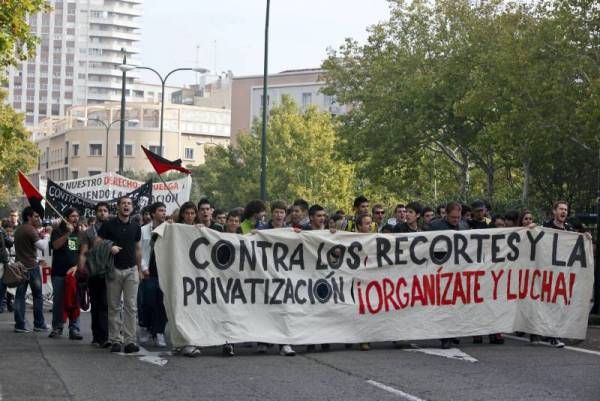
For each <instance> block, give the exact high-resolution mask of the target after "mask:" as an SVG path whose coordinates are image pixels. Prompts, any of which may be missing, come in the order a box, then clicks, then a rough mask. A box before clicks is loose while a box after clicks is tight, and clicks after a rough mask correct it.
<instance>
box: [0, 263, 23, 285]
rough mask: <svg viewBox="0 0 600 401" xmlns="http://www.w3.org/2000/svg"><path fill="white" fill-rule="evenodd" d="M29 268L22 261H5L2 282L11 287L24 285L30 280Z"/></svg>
mask: <svg viewBox="0 0 600 401" xmlns="http://www.w3.org/2000/svg"><path fill="white" fill-rule="evenodd" d="M29 270H30V269H28V268H27V267H25V265H24V264H23V263H21V262H8V263H5V264H4V275H2V283H3V284H4V285H5V286H7V287H9V288H13V287H18V286H20V285H23V284H25V283H27V282H28V281H29Z"/></svg>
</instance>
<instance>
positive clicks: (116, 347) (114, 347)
mask: <svg viewBox="0 0 600 401" xmlns="http://www.w3.org/2000/svg"><path fill="white" fill-rule="evenodd" d="M110 352H121V343H114V344H112V345H111V346H110Z"/></svg>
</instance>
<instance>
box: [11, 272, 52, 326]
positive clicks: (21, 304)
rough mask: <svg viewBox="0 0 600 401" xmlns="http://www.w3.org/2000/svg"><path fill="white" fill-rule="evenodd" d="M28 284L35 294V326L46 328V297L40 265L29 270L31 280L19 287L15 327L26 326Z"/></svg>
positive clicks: (16, 298)
mask: <svg viewBox="0 0 600 401" xmlns="http://www.w3.org/2000/svg"><path fill="white" fill-rule="evenodd" d="M27 286H29V287H30V288H31V295H32V296H33V327H38V328H43V327H44V328H45V327H46V321H45V320H44V297H43V296H42V276H41V274H40V266H39V265H36V266H35V267H34V268H33V270H31V271H30V272H29V281H28V282H27V283H25V284H22V285H20V286H18V287H17V293H16V294H15V329H24V328H25V295H26V293H27Z"/></svg>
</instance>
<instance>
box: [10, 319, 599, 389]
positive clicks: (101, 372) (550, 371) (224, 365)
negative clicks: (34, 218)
mask: <svg viewBox="0 0 600 401" xmlns="http://www.w3.org/2000/svg"><path fill="white" fill-rule="evenodd" d="M30 316H31V312H30V311H29V312H28V317H29V318H31V317H30ZM48 317H49V315H48ZM82 320H83V321H82V326H83V327H84V328H85V329H86V330H84V332H83V334H84V336H85V337H86V339H85V340H84V341H81V342H76V341H70V340H68V339H65V338H62V339H58V340H55V339H49V338H47V334H44V333H31V334H16V333H13V332H12V327H13V326H12V315H11V314H7V313H4V314H0V400H2V401H5V400H107V401H108V400H111V401H112V400H140V401H142V400H143V401H149V400H232V401H233V400H235V401H238V400H261V401H264V400H344V401H351V400H412V401H418V400H528V401H533V400H544V401H551V400H557V401H559V400H560V401H564V400H590V401H592V400H593V401H598V400H600V351H590V352H588V353H584V352H581V351H577V349H579V348H574V349H562V350H560V349H553V348H549V347H546V346H530V345H529V344H528V343H527V342H523V341H519V340H518V339H508V340H507V343H506V344H505V345H502V346H497V345H496V346H494V345H488V344H483V345H474V344H472V342H471V340H470V339H462V342H461V344H460V345H459V346H458V349H456V350H453V351H451V352H450V353H452V352H454V353H455V354H457V356H456V357H457V358H458V359H451V358H448V357H444V356H438V355H431V354H428V353H425V352H429V351H428V350H427V349H428V348H432V351H433V352H439V349H438V348H437V346H438V344H437V342H428V341H422V342H415V343H413V344H412V345H411V344H405V345H404V347H403V348H396V347H394V346H393V345H392V344H390V343H384V344H374V346H373V349H372V350H371V351H369V352H361V351H358V350H345V349H344V347H343V346H341V345H334V346H333V349H332V351H331V352H313V353H305V352H303V350H302V348H303V347H297V349H298V350H302V352H300V353H299V355H298V356H296V357H294V358H290V357H282V356H279V355H278V354H277V353H276V349H275V348H273V349H271V350H270V351H269V354H267V355H257V354H256V353H255V348H254V347H241V346H238V347H237V349H236V351H237V354H238V355H237V356H236V357H233V358H227V357H223V356H221V354H220V349H217V348H211V349H207V350H204V352H203V355H202V356H201V357H199V358H196V359H190V358H186V357H179V356H170V355H166V356H159V353H158V351H159V350H158V349H155V348H150V347H148V350H149V351H150V352H149V353H147V354H146V357H145V358H141V357H140V356H131V355H130V356H125V355H115V354H111V353H110V352H108V351H107V350H102V349H98V348H94V347H92V346H91V345H90V344H89V340H90V333H89V329H87V328H88V327H89V315H88V314H83V317H82ZM594 336H600V329H598V328H590V340H592V341H588V342H587V343H586V344H584V346H587V347H588V348H592V349H593V348H594V347H595V346H597V345H600V342H595V340H594V338H595V337H594ZM423 351H425V352H423ZM460 352H462V354H461V353H460ZM143 359H144V360H143ZM473 359H474V360H476V362H470V361H469V360H473ZM161 360H163V362H166V364H165V365H164V366H159V365H158V364H157V363H160V361H161Z"/></svg>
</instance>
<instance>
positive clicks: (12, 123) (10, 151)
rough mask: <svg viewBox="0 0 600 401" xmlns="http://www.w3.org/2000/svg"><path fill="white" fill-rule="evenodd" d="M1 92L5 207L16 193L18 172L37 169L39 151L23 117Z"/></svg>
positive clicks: (1, 196)
mask: <svg viewBox="0 0 600 401" xmlns="http://www.w3.org/2000/svg"><path fill="white" fill-rule="evenodd" d="M5 96H6V92H4V91H3V90H0V177H1V178H0V204H2V205H4V204H6V202H7V201H8V200H9V199H10V198H11V196H12V195H13V194H15V192H16V185H17V171H18V170H22V171H24V172H26V171H29V170H30V169H32V168H33V167H35V163H36V161H37V156H38V149H37V147H36V146H35V145H34V144H33V142H31V141H30V139H29V136H30V133H29V131H27V129H25V126H24V125H23V115H22V114H19V113H16V112H15V111H14V110H13V109H12V107H10V106H8V105H7V104H6V103H5V102H4V99H5Z"/></svg>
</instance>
